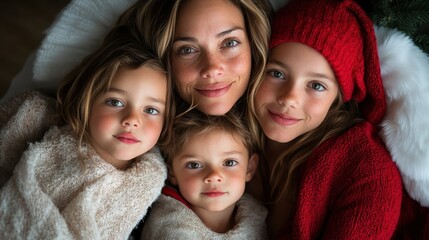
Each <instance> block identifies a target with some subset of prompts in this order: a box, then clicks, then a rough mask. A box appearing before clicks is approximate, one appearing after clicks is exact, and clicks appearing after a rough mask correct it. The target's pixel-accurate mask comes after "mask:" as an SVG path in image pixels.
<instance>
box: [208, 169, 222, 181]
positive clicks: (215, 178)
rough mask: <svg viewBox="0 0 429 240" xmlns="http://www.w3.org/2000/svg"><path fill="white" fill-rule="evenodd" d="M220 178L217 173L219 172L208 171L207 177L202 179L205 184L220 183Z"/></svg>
mask: <svg viewBox="0 0 429 240" xmlns="http://www.w3.org/2000/svg"><path fill="white" fill-rule="evenodd" d="M222 181H223V179H222V176H221V174H220V173H219V171H217V170H215V169H210V170H209V171H208V173H207V175H206V176H205V178H204V182H205V183H215V182H222Z"/></svg>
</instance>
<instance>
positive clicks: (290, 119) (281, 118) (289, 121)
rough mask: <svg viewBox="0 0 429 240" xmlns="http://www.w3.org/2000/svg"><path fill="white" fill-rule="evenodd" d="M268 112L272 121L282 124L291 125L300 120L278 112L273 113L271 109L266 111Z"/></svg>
mask: <svg viewBox="0 0 429 240" xmlns="http://www.w3.org/2000/svg"><path fill="white" fill-rule="evenodd" d="M268 114H269V115H270V117H271V119H272V120H273V121H274V122H276V123H277V124H279V125H282V126H291V125H294V124H295V123H297V122H299V121H300V120H299V119H296V118H293V117H288V116H282V115H280V114H277V113H273V112H271V111H268Z"/></svg>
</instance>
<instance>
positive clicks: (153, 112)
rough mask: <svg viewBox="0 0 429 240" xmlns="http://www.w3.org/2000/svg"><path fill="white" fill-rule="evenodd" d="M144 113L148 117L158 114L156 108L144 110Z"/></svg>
mask: <svg viewBox="0 0 429 240" xmlns="http://www.w3.org/2000/svg"><path fill="white" fill-rule="evenodd" d="M144 111H145V112H146V113H148V114H150V115H157V114H159V111H158V110H157V109H156V108H146V109H145V110H144Z"/></svg>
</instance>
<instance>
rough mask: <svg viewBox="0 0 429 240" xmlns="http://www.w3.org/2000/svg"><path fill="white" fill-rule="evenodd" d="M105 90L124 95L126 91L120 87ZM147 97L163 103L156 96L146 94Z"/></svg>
mask: <svg viewBox="0 0 429 240" xmlns="http://www.w3.org/2000/svg"><path fill="white" fill-rule="evenodd" d="M106 92H116V93H119V94H123V95H126V93H127V92H126V91H124V90H122V89H118V88H109V89H107V91H106ZM147 99H149V100H151V101H153V102H157V103H160V104H164V105H165V101H164V100H162V99H159V98H156V97H151V96H147Z"/></svg>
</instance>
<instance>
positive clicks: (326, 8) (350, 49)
mask: <svg viewBox="0 0 429 240" xmlns="http://www.w3.org/2000/svg"><path fill="white" fill-rule="evenodd" d="M285 42H299V43H303V44H305V45H307V46H309V47H311V48H313V49H315V50H317V51H319V52H320V53H321V54H322V55H323V56H324V57H325V58H326V59H327V61H328V62H329V63H330V65H331V67H332V69H333V71H334V73H335V75H336V79H337V81H338V83H339V85H340V87H341V90H342V91H343V101H344V102H347V101H349V100H350V99H355V100H356V101H357V102H359V103H360V108H361V111H362V112H363V114H364V116H365V117H366V118H367V119H368V120H369V121H370V122H372V123H373V124H377V123H379V122H380V121H381V119H382V118H383V116H384V114H385V109H386V100H385V95H384V88H383V85H382V80H381V73H380V63H379V59H378V52H377V42H376V38H375V33H374V28H373V23H372V22H371V20H370V19H369V18H368V16H367V15H366V14H365V12H364V11H363V10H362V9H361V7H360V6H359V5H358V4H357V3H356V2H354V1H352V0H343V1H340V0H314V1H311V0H292V1H291V2H290V3H289V4H287V5H286V6H285V7H283V8H282V9H280V10H279V11H278V12H277V13H276V16H275V18H274V20H273V23H272V35H271V43H270V48H273V47H275V46H277V45H279V44H281V43H285Z"/></svg>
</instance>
